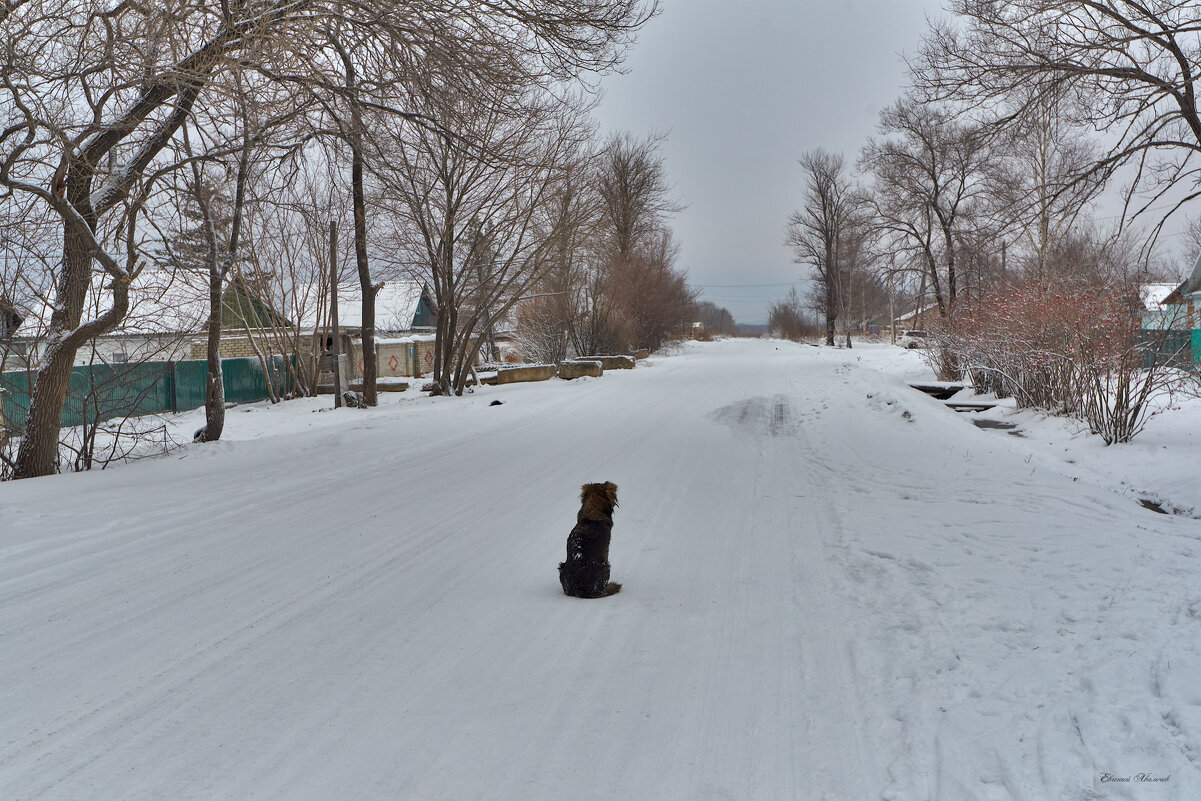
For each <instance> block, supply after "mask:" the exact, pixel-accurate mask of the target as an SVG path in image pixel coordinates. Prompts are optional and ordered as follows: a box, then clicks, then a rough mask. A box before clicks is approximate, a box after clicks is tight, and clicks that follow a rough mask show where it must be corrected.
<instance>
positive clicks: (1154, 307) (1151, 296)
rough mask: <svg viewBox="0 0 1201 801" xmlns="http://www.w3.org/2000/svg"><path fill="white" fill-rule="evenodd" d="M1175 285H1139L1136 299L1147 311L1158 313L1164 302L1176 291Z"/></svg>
mask: <svg viewBox="0 0 1201 801" xmlns="http://www.w3.org/2000/svg"><path fill="white" fill-rule="evenodd" d="M1177 286H1178V285H1177V284H1174V283H1172V284H1165V283H1150V284H1140V285H1139V288H1138V299H1139V301H1140V302H1142V304H1143V308H1144V309H1146V310H1147V311H1159V310H1160V309H1162V308H1163V305H1164V302H1165V301H1166V300H1167V299H1168V298H1169V297H1171V295H1172V294H1173V293H1174V292H1175V291H1176V288H1177Z"/></svg>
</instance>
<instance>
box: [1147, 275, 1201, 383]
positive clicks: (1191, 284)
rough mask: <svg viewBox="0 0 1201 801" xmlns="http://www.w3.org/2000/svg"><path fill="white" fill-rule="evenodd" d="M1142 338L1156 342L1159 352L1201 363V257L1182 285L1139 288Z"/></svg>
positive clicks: (1159, 284) (1149, 285)
mask: <svg viewBox="0 0 1201 801" xmlns="http://www.w3.org/2000/svg"><path fill="white" fill-rule="evenodd" d="M1139 299H1140V300H1141V301H1142V309H1141V312H1140V313H1141V317H1142V328H1143V337H1144V339H1146V340H1152V339H1154V340H1156V341H1157V342H1158V344H1157V346H1156V348H1157V350H1158V351H1159V352H1161V353H1164V352H1167V353H1171V354H1174V356H1173V357H1172V358H1177V356H1175V354H1178V355H1179V356H1180V357H1183V358H1184V360H1185V361H1188V362H1192V363H1193V364H1198V363H1201V256H1199V257H1198V258H1197V261H1196V262H1195V263H1194V264H1193V271H1192V273H1190V274H1189V277H1188V278H1186V279H1184V281H1182V282H1181V283H1179V284H1164V283H1149V284H1143V285H1142V286H1140V287H1139Z"/></svg>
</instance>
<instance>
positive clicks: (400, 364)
mask: <svg viewBox="0 0 1201 801" xmlns="http://www.w3.org/2000/svg"><path fill="white" fill-rule="evenodd" d="M437 321H438V313H437V307H436V306H435V305H434V302H433V298H432V297H431V296H430V292H429V288H428V287H427V286H426V285H425V284H424V283H422V282H420V281H413V280H407V279H395V280H389V281H385V282H384V285H383V287H381V288H380V290H379V292H377V293H376V295H375V347H376V374H377V376H378V377H379V378H384V379H386V378H393V377H402V376H421V375H424V374H425V373H427V372H429V370H430V369H432V367H433V364H434V328H435V327H436V325H437ZM301 328H302V329H303V330H304V331H306V332H310V333H312V334H313V335H317V334H318V333H320V332H327V333H326V334H325V336H324V341H323V344H322V374H323V376H324V377H323V379H322V382H321V383H322V384H330V385H331V386H332V369H333V368H332V364H331V363H330V357H331V355H332V353H333V337H332V336H331V335H330V334H329V333H328V332H329V331H330V330H331V328H332V325H331V319H330V310H329V304H328V303H324V304H321V305H320V308H319V309H317V310H314V312H313V313H311V314H306V315H305V316H304V317H303V318H302V320H301ZM362 330H363V293H362V289H361V287H360V285H359V282H358V281H346V282H344V283H341V284H339V285H338V334H339V339H340V343H339V352H340V353H341V354H343V356H344V357H345V365H346V371H347V373H348V374H347V375H346V376H343V378H344V379H346V380H347V381H350V382H353V381H355V380H358V379H361V378H362V376H363V336H362ZM327 374H328V375H327Z"/></svg>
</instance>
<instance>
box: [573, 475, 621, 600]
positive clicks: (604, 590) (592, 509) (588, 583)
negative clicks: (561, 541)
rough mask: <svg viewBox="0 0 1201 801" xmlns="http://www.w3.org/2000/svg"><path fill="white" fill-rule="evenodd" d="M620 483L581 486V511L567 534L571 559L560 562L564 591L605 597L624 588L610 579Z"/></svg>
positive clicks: (592, 596) (590, 596)
mask: <svg viewBox="0 0 1201 801" xmlns="http://www.w3.org/2000/svg"><path fill="white" fill-rule="evenodd" d="M616 506H617V485H616V484H614V483H612V482H609V481H606V482H605V483H603V484H585V485H584V486H582V487H580V513H579V514H578V515H576V524H575V528H573V529H572V530H571V534H569V535H568V536H567V561H566V562H563V563H561V564H560V565H559V583H560V584H562V585H563V592H565V593H566V594H568V595H574V596H575V597H576V598H604V597H605V596H607V595H613V594H614V593H617V592H620V591H621V585H620V584H616V583H614V582H611V581H609V538H610V536H611V534H612V532H613V509H614V508H615V507H616Z"/></svg>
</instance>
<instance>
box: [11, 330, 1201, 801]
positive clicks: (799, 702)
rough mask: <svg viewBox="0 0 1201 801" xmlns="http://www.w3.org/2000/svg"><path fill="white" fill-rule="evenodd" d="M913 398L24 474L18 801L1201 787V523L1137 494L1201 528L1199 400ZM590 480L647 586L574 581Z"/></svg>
mask: <svg viewBox="0 0 1201 801" xmlns="http://www.w3.org/2000/svg"><path fill="white" fill-rule="evenodd" d="M928 377H929V374H928V372H927V371H926V370H925V368H924V366H923V365H922V364H921V362H920V359H919V358H918V357H917V355H916V354H913V353H905V352H902V351H899V350H898V349H896V348H890V347H885V346H876V347H870V346H869V347H856V348H855V349H854V350H850V351H845V350H834V349H817V348H812V347H806V346H802V345H794V344H790V343H781V342H771V341H730V342H718V343H712V344H708V345H693V346H689V347H688V348H686V349H685V350H684V351H683V352H682V353H680V354H677V355H675V356H671V357H665V358H656V359H652V360H651V361H650V362H649V363H646V364H642V365H640V366H639V367H638V368H637V369H636V370H634V371H630V372H627V371H612V372H609V373H606V375H605V376H604V377H603V378H600V379H582V380H579V381H574V382H570V383H568V382H563V381H552V382H546V383H541V384H525V385H508V386H503V387H495V388H491V387H485V388H481V390H480V391H479V392H477V393H476V394H474V395H473V396H472V397H470V398H463V399H431V398H426V397H421V396H416V395H413V394H411V393H409V394H407V396H405V395H385V396H383V405H382V406H381V407H380V408H379V409H375V410H369V411H360V410H338V411H323V412H320V413H317V411H316V410H317V409H318V408H320V407H321V406H322V404H323V403H327V402H328V401H327V399H323V400H322V401H320V402H319V401H315V400H313V401H309V400H306V401H297V402H293V403H289V404H284V405H281V406H277V407H267V406H253V407H246V410H245V411H238V410H235V411H231V413H230V415H229V420H228V423H227V428H226V439H225V440H223V441H222V442H220V443H216V444H212V445H205V446H189V447H188V448H186V449H184V450H183V451H181V452H178V453H176V454H175V455H173V456H170V457H166V458H163V459H158V460H151V461H144V462H139V463H136V464H133V465H129V466H126V467H121V468H118V469H114V470H108V471H104V472H94V473H91V474H77V475H67V476H60V477H55V478H51V479H42V480H36V481H25V482H15V483H8V484H4V485H2V486H0V514H2V515H3V520H4V526H3V530H2V531H0V715H2V716H3V721H4V723H3V727H2V728H0V799H5V800H6V801H7V800H8V799H12V800H13V801H18V800H26V799H64V800H68V801H73V800H75V799H89V800H90V801H106V800H107V799H120V800H121V801H134V800H135V799H154V800H155V801H158V800H160V799H167V798H170V799H201V800H204V799H251V798H254V799H281V800H285V799H286V800H288V801H292V800H293V799H301V800H303V799H322V800H325V799H414V800H416V801H426V800H427V799H429V800H433V799H455V800H457V799H464V800H467V799H471V800H472V801H474V800H475V799H503V800H507V799H512V800H513V801H537V800H538V799H565V798H572V799H605V801H614V800H615V799H648V800H649V799H654V800H656V801H662V800H668V801H670V800H672V799H679V800H680V801H693V800H695V799H751V800H752V801H757V800H759V799H762V800H763V801H783V800H784V799H839V800H842V799H846V800H847V801H858V800H859V799H873V798H882V799H892V800H895V801H902V800H903V801H940V800H946V801H966V800H969V799H970V800H972V801H974V800H975V799H981V800H982V801H1002V800H1005V801H1008V800H1010V799H1014V800H1016V799H1047V800H1048V801H1073V800H1076V799H1111V798H1112V799H1140V800H1142V799H1157V800H1158V799H1180V800H1181V801H1185V800H1186V799H1187V800H1189V801H1191V800H1193V799H1197V798H1201V684H1199V683H1198V677H1199V676H1201V520H1196V519H1194V518H1192V517H1191V516H1188V515H1184V514H1182V515H1161V514H1155V513H1153V512H1151V511H1148V510H1146V509H1144V508H1142V507H1141V506H1140V505H1139V503H1138V499H1139V498H1140V497H1148V496H1149V495H1151V494H1154V495H1155V497H1156V498H1157V499H1158V500H1162V501H1164V502H1165V503H1167V504H1169V505H1170V506H1172V507H1174V508H1178V509H1181V510H1187V509H1192V508H1196V509H1201V478H1199V477H1198V471H1197V468H1196V465H1197V464H1198V463H1199V461H1201V460H1199V458H1198V457H1201V443H1196V444H1194V441H1193V440H1192V439H1191V437H1192V432H1193V431H1195V430H1197V426H1196V425H1190V423H1191V422H1194V421H1196V422H1201V406H1198V405H1196V404H1194V405H1192V406H1188V407H1187V408H1184V409H1181V410H1176V411H1172V412H1168V413H1165V414H1164V415H1163V416H1161V417H1160V418H1158V419H1156V420H1154V421H1152V425H1151V426H1150V427H1149V428H1148V430H1147V432H1145V433H1144V434H1143V435H1142V438H1141V441H1136V442H1135V443H1134V444H1132V445H1130V446H1123V447H1114V448H1109V449H1104V448H1102V447H1101V446H1100V445H1098V444H1096V443H1095V441H1094V439H1093V438H1090V437H1088V436H1087V435H1086V434H1084V433H1081V432H1080V431H1079V430H1078V428H1079V427H1078V426H1077V427H1073V426H1070V425H1067V424H1064V423H1062V422H1061V421H1056V420H1047V419H1043V418H1041V417H1039V416H1037V415H1033V414H1030V413H1020V414H1017V413H1013V412H1010V411H1006V410H1001V409H998V410H994V411H993V412H991V413H989V414H990V415H992V416H993V417H994V418H995V419H999V420H1010V421H1014V422H1018V423H1019V424H1020V427H1021V429H1022V432H1023V433H1024V434H1025V436H1023V437H1015V436H1010V435H1008V434H1007V433H1005V432H1004V431H985V430H979V429H977V428H976V427H974V426H973V425H972V424H971V420H970V418H969V416H968V415H957V414H955V413H953V412H950V411H948V410H947V409H946V408H945V407H944V406H942V404H940V403H939V402H937V401H934V400H932V399H930V398H927V397H926V396H924V395H921V394H919V393H917V392H916V391H914V390H911V389H909V388H907V387H906V386H905V379H906V378H928ZM494 399H499V400H502V401H503V405H501V406H489V403H490V402H491V401H492V400H494ZM1193 412H1195V414H1194V413H1193ZM198 420H199V417H198V416H191V417H190V416H186V415H185V416H183V418H182V419H181V421H180V423H179V426H180V430H181V431H185V432H186V431H191V430H192V429H194V428H196V427H197V425H198ZM603 480H610V481H614V482H615V483H617V484H618V486H619V488H620V489H619V497H620V502H621V506H620V508H619V509H618V510H617V514H616V516H615V517H616V525H615V528H614V538H613V546H612V552H611V559H612V562H613V578H614V580H616V581H621V582H623V583H624V584H625V589H624V590H623V591H622V592H621V594H619V595H617V596H615V597H613V598H609V599H603V600H596V601H582V600H577V599H571V598H565V597H564V596H563V595H562V594H561V592H560V590H559V586H558V582H557V577H556V575H555V565H556V563H557V562H558V561H559V560H560V558H561V555H562V551H563V544H564V541H565V539H566V535H567V532H568V530H569V529H570V528H571V526H572V524H573V522H574V515H575V511H576V500H575V498H576V494H577V493H578V487H579V485H580V484H581V483H583V482H586V481H603ZM1122 482H1125V483H1122ZM1153 780H1155V781H1153ZM1158 780H1163V781H1158Z"/></svg>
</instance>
